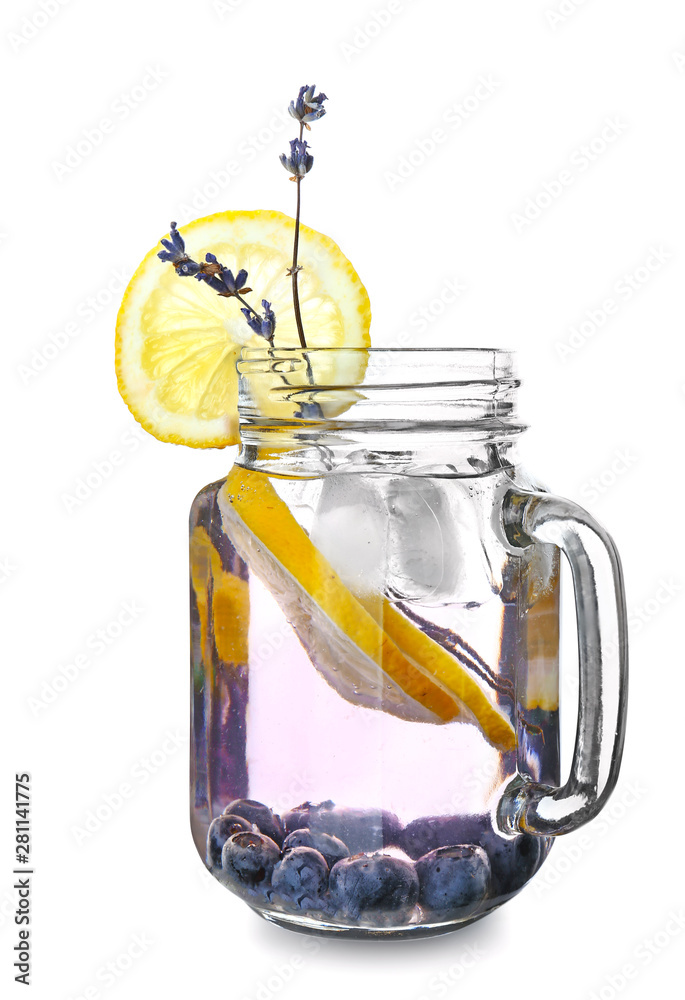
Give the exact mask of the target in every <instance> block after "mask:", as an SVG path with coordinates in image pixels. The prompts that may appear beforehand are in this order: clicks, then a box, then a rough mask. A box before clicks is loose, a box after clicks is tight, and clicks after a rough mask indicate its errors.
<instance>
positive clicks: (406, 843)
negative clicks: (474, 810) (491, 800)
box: [399, 815, 492, 860]
mask: <svg viewBox="0 0 685 1000" xmlns="http://www.w3.org/2000/svg"><path fill="white" fill-rule="evenodd" d="M491 832H492V823H491V822H490V817H489V816H486V815H480V816H422V817H421V818H420V819H415V820H414V821H413V822H412V823H409V824H408V825H407V826H406V827H405V828H404V830H403V831H402V832H401V834H400V836H399V846H400V847H401V848H402V850H403V851H404V853H405V854H408V855H409V857H410V858H414V859H415V860H416V859H417V858H421V857H423V855H424V854H429V853H430V852H431V851H435V850H437V848H438V847H453V846H455V845H456V844H479V843H480V842H481V841H482V840H483V838H484V837H485V836H486V835H487V834H488V833H491ZM483 846H485V845H483Z"/></svg>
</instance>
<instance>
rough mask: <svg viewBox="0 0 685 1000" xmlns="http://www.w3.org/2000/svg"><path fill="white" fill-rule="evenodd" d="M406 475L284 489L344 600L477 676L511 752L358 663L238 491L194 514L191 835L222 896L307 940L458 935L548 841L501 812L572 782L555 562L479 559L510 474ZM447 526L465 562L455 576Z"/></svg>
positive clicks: (519, 881) (367, 663)
mask: <svg viewBox="0 0 685 1000" xmlns="http://www.w3.org/2000/svg"><path fill="white" fill-rule="evenodd" d="M407 478H408V477H399V476H383V475H375V476H355V477H354V481H353V479H352V477H345V476H332V477H330V479H329V481H328V482H326V481H325V479H324V481H322V480H321V479H319V480H299V481H289V480H281V479H279V480H272V485H273V486H274V488H275V489H276V491H277V493H278V495H279V497H280V499H281V501H282V502H284V503H286V504H287V506H288V509H289V510H290V512H291V514H292V515H293V516H294V517H295V518H296V519H297V521H298V523H299V524H300V525H301V527H302V528H304V530H305V531H306V532H307V534H308V536H309V537H310V538H311V539H312V541H313V542H315V544H316V547H317V549H318V551H320V552H322V553H323V555H324V556H325V558H326V559H327V560H329V561H330V562H331V564H332V565H333V567H334V568H335V570H336V572H337V573H338V574H339V576H340V578H341V579H342V580H343V581H344V583H345V585H346V586H349V587H350V589H354V592H355V593H361V594H362V596H366V598H367V599H368V595H373V594H376V595H379V594H382V595H383V596H384V597H385V599H387V600H389V601H390V602H391V603H392V604H393V606H394V607H395V609H396V610H397V611H399V612H400V614H402V615H403V616H405V617H406V618H407V619H408V620H409V621H410V622H411V623H412V624H413V625H414V626H415V627H416V628H418V629H420V630H421V631H422V632H424V634H425V635H427V636H429V637H430V638H431V639H432V640H433V641H435V642H438V643H439V644H440V645H442V646H443V648H444V649H446V650H448V651H449V653H450V655H451V656H453V657H454V659H455V661H456V663H457V664H458V665H459V667H460V669H464V670H466V671H468V673H469V674H470V675H471V676H472V677H473V678H474V679H475V680H476V681H477V683H478V684H479V686H480V687H481V689H482V691H483V692H484V694H485V695H486V696H487V698H488V700H489V701H490V702H491V704H492V705H494V706H496V707H497V709H498V710H499V712H500V713H501V714H502V715H503V716H504V717H505V718H506V719H508V720H509V721H510V722H511V725H512V726H513V728H514V730H515V733H516V747H515V748H514V749H503V748H501V747H497V746H494V745H493V743H492V742H491V741H490V740H488V738H486V735H485V734H484V732H483V730H482V728H481V726H480V725H479V724H478V722H477V720H476V719H475V718H474V717H473V716H472V715H470V713H469V711H468V710H466V711H464V713H463V714H462V716H461V717H459V718H455V719H454V720H452V721H448V722H444V721H441V720H440V719H438V718H436V716H435V715H434V714H433V713H432V712H431V711H430V710H429V709H428V708H427V707H426V706H425V705H423V704H420V703H418V702H417V701H416V700H415V699H413V698H411V697H409V696H408V695H407V693H406V692H405V691H403V690H402V688H401V687H399V686H398V685H397V684H396V683H395V681H394V680H393V679H392V678H391V677H389V676H388V675H387V674H385V673H384V671H383V670H382V669H381V666H380V657H379V658H378V660H377V661H376V662H374V661H373V660H372V659H371V658H370V657H368V656H363V655H362V654H361V653H360V651H359V650H358V649H356V648H355V646H354V644H353V643H351V641H350V640H349V638H348V637H347V636H345V635H344V633H343V632H341V630H340V629H339V628H337V626H334V625H333V624H332V623H331V622H330V620H329V619H328V618H327V617H326V616H325V615H324V614H323V612H322V611H321V609H320V608H317V607H316V605H315V602H312V601H311V600H308V599H307V595H306V594H303V593H301V592H299V591H298V586H297V583H296V581H293V580H292V579H290V580H289V579H288V577H287V574H285V573H284V571H283V569H282V567H279V566H277V565H275V564H273V560H271V561H270V554H269V553H268V552H267V551H265V550H264V546H263V545H262V544H260V543H259V542H258V540H255V539H250V538H249V535H248V533H246V532H242V531H239V530H236V528H235V521H234V520H232V519H231V518H230V517H228V515H227V511H228V507H227V503H228V498H227V496H226V489H225V480H222V481H221V482H219V483H215V484H213V485H211V486H209V487H207V488H206V489H205V490H203V491H202V492H201V493H200V494H199V495H198V497H197V498H196V501H195V503H194V505H193V510H192V514H191V637H192V676H193V683H192V730H193V747H192V774H191V817H192V830H193V835H194V839H195V842H196V845H197V848H198V851H199V853H200V854H201V856H202V858H203V861H205V863H206V864H207V866H208V867H209V868H210V870H211V871H212V873H213V874H214V875H215V876H216V877H217V878H218V879H219V881H221V882H222V883H223V884H225V885H226V886H227V887H228V888H229V889H231V890H232V891H234V892H236V893H238V894H239V895H240V896H241V897H242V898H244V899H245V900H246V901H247V902H248V903H249V904H250V905H251V906H252V907H253V908H254V909H255V910H257V911H258V912H259V913H261V915H263V916H265V917H267V918H268V919H271V920H274V921H276V922H280V923H283V924H287V925H289V926H294V927H295V928H299V929H303V930H307V929H317V930H319V931H320V930H322V928H323V929H330V930H331V931H332V932H335V933H341V932H343V933H344V932H346V933H351V934H355V933H356V934H360V935H364V934H398V933H406V934H420V933H435V932H439V931H440V930H449V929H451V928H452V927H454V926H455V925H459V924H461V923H466V922H469V921H471V920H473V919H477V918H478V917H480V916H482V915H484V914H485V913H486V912H488V911H489V910H490V909H492V908H493V907H494V906H497V905H499V904H500V903H501V902H503V901H504V900H505V899H507V898H509V897H510V896H511V895H513V894H514V893H515V892H517V891H518V890H519V889H521V888H522V887H523V885H524V884H525V883H526V882H527V881H528V880H529V879H530V878H531V877H532V876H533V874H534V873H535V871H537V869H538V868H539V866H540V865H541V864H542V862H543V860H544V858H545V856H546V854H547V853H548V851H549V848H550V845H551V841H550V840H549V839H545V838H539V837H533V836H528V835H521V836H518V837H515V838H510V837H506V836H504V835H503V834H501V833H500V832H499V830H498V828H497V824H496V811H497V805H498V803H499V799H500V796H501V793H502V790H503V789H504V787H505V786H506V785H507V784H508V783H509V782H510V781H511V780H512V778H514V776H515V775H516V774H517V772H519V773H522V774H524V775H528V776H530V777H532V778H533V779H534V780H536V781H542V782H548V783H550V784H553V783H556V782H557V781H558V777H559V775H558V770H559V758H558V709H557V704H556V701H555V692H554V685H555V680H556V678H555V674H554V670H555V668H556V664H555V663H554V662H547V661H548V660H549V659H550V657H551V658H552V660H553V658H554V655H555V654H553V653H550V652H549V650H551V649H552V650H553V648H554V642H555V638H556V636H555V634H554V629H555V627H558V605H557V602H558V564H557V562H556V559H555V558H554V557H553V556H550V557H549V561H548V563H546V564H544V565H543V564H542V563H540V561H539V557H538V563H535V564H533V563H532V562H526V557H525V555H518V556H512V555H511V554H510V553H508V552H506V551H505V549H504V548H503V547H502V548H501V549H498V548H497V546H495V545H494V543H493V542H488V544H487V545H485V544H483V542H482V534H483V532H482V530H480V529H481V527H482V525H483V524H485V523H487V518H488V517H489V513H490V510H491V508H492V507H493V505H494V503H495V501H496V497H497V496H498V493H499V491H500V490H501V488H502V482H503V480H504V478H505V477H504V473H502V472H501V471H498V472H495V473H494V474H491V475H488V476H482V477H475V476H474V477H473V479H472V480H466V481H465V480H464V479H463V478H462V479H460V480H459V481H458V483H457V481H451V480H449V479H447V480H446V479H441V480H432V479H428V478H422V479H421V480H418V481H417V480H413V481H410V482H407ZM333 480H335V482H332V481H333ZM474 511H475V515H474V513H473V512H474ZM465 512H468V515H467V514H466V513H465ZM474 517H475V519H474ZM455 526H456V527H455ZM447 531H450V532H454V531H457V532H460V537H459V549H460V551H462V552H466V554H467V555H469V553H470V555H469V557H468V559H467V558H466V555H465V556H464V563H463V564H462V565H455V566H451V565H449V564H448V565H446V564H445V557H444V553H445V551H449V550H450V547H449V546H446V544H445V534H446V532H447ZM398 532H400V533H401V535H402V537H403V538H404V539H405V541H404V543H403V545H402V546H400V545H398V543H397V537H398ZM407 538H410V539H411V544H410V545H409V547H407V543H406V539H407ZM452 548H454V545H453V546H452ZM550 675H551V677H552V679H551V681H550Z"/></svg>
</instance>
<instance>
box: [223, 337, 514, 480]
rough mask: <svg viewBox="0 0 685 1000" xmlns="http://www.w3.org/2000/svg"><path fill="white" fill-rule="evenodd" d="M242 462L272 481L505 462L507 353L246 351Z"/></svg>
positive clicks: (509, 418)
mask: <svg viewBox="0 0 685 1000" xmlns="http://www.w3.org/2000/svg"><path fill="white" fill-rule="evenodd" d="M238 374H239V413H240V435H241V442H242V451H241V458H240V461H241V463H242V464H245V465H250V467H254V468H258V469H262V470H263V471H272V472H274V473H275V474H281V475H296V476H303V477H309V476H316V475H325V474H328V473H330V472H331V471H349V472H357V471H366V472H373V471H379V472H380V471H383V472H398V473H405V474H415V475H451V476H454V475H470V476H473V475H483V474H486V473H487V472H488V471H492V469H494V468H502V467H504V466H509V465H511V464H512V457H511V449H512V446H513V442H514V440H515V439H516V437H517V435H518V434H519V433H520V432H521V431H522V430H523V429H524V427H523V425H522V424H520V423H518V422H517V419H516V391H517V389H518V386H519V384H520V383H519V380H518V379H517V378H516V376H515V373H514V365H513V357H512V355H511V353H510V352H507V351H500V350H494V349H462V348H447V349H446V348H433V349H431V348H427V349H423V348H419V349H413V350H404V349H386V348H376V349H364V348H358V349H354V348H342V349H312V350H303V349H301V348H267V349H263V350H261V349H260V350H253V349H246V350H244V351H243V354H242V356H241V360H240V361H239V362H238Z"/></svg>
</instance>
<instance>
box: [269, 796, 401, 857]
mask: <svg viewBox="0 0 685 1000" xmlns="http://www.w3.org/2000/svg"><path fill="white" fill-rule="evenodd" d="M284 820H285V827H286V830H287V831H288V833H292V831H293V830H297V829H301V828H302V827H305V826H306V827H308V828H309V829H310V830H311V831H312V833H314V832H317V833H327V834H328V835H329V836H331V837H337V838H338V839H339V840H342V842H343V843H344V844H346V845H347V847H348V848H349V850H350V853H351V854H359V853H360V852H362V851H367V852H370V851H377V850H379V849H381V848H383V847H390V846H394V845H396V844H398V843H399V839H400V834H401V832H402V824H401V823H400V821H399V819H398V818H397V816H395V814H394V813H391V812H388V810H387V809H344V808H342V807H341V806H335V805H334V804H333V803H332V802H331V801H330V800H329V801H327V802H318V803H312V802H304V803H303V804H302V805H301V806H297V807H296V808H295V809H292V810H291V811H290V812H289V813H286V814H285V817H284Z"/></svg>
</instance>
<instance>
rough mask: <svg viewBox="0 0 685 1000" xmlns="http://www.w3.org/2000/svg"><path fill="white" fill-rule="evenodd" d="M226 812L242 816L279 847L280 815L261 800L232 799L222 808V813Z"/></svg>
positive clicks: (281, 827)
mask: <svg viewBox="0 0 685 1000" xmlns="http://www.w3.org/2000/svg"><path fill="white" fill-rule="evenodd" d="M227 813H230V814H231V815H233V816H242V817H243V819H246V820H248V822H250V823H254V825H255V826H256V827H257V829H258V830H259V831H260V833H263V834H264V836H265V837H270V838H271V840H273V841H274V843H276V844H278V846H279V847H280V846H281V844H282V843H283V835H284V834H283V823H282V822H281V817H280V816H277V815H276V814H275V813H272V812H271V810H270V809H269V807H268V806H265V805H264V803H263V802H257V801H256V799H234V800H233V802H231V803H229V805H227V806H226V808H225V809H224V814H227Z"/></svg>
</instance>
